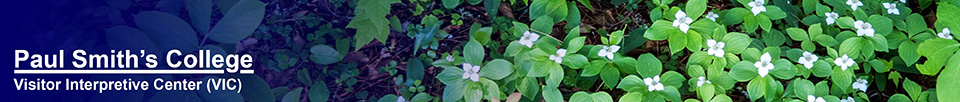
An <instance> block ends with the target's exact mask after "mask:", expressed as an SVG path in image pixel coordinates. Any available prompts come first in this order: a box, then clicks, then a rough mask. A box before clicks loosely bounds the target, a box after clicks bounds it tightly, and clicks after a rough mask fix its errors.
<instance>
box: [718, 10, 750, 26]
mask: <svg viewBox="0 0 960 102" xmlns="http://www.w3.org/2000/svg"><path fill="white" fill-rule="evenodd" d="M746 15H753V13H751V12H750V10H749V9H746V8H733V9H730V10H729V11H727V13H726V14H724V15H723V17H721V18H723V24H724V25H733V24H737V23H740V22H744V24H746V22H750V21H748V20H747V19H746V18H751V17H747V16H746ZM753 22H755V21H753ZM753 24H756V23H753ZM754 29H756V28H754Z"/></svg>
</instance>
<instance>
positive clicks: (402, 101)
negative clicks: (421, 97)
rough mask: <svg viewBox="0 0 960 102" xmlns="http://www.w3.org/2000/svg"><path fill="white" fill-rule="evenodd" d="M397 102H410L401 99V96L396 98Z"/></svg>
mask: <svg viewBox="0 0 960 102" xmlns="http://www.w3.org/2000/svg"><path fill="white" fill-rule="evenodd" d="M397 102H410V101H407V99H403V96H400V97H397Z"/></svg>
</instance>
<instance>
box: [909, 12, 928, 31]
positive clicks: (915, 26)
mask: <svg viewBox="0 0 960 102" xmlns="http://www.w3.org/2000/svg"><path fill="white" fill-rule="evenodd" d="M905 22H906V23H907V30H906V31H907V35H909V36H913V35H916V34H917V33H920V32H922V31H923V30H925V29H927V22H926V21H925V20H924V19H923V16H920V14H910V16H907V19H906V21H905Z"/></svg>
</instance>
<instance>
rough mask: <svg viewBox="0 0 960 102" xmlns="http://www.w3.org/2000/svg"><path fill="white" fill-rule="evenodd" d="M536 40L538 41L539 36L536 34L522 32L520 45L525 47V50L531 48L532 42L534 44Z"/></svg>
mask: <svg viewBox="0 0 960 102" xmlns="http://www.w3.org/2000/svg"><path fill="white" fill-rule="evenodd" d="M537 39H540V35H538V34H537V33H531V32H530V31H527V32H523V37H520V42H519V43H520V45H523V46H527V48H530V47H533V42H536V41H537Z"/></svg>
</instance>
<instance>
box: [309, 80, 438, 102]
mask: <svg viewBox="0 0 960 102" xmlns="http://www.w3.org/2000/svg"><path fill="white" fill-rule="evenodd" d="M308 94H310V96H309V97H308V98H310V102H326V101H327V99H329V98H330V90H328V89H327V84H326V83H324V82H323V81H319V82H314V83H313V85H310V92H309V93H308ZM418 96H419V95H418Z"/></svg>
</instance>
